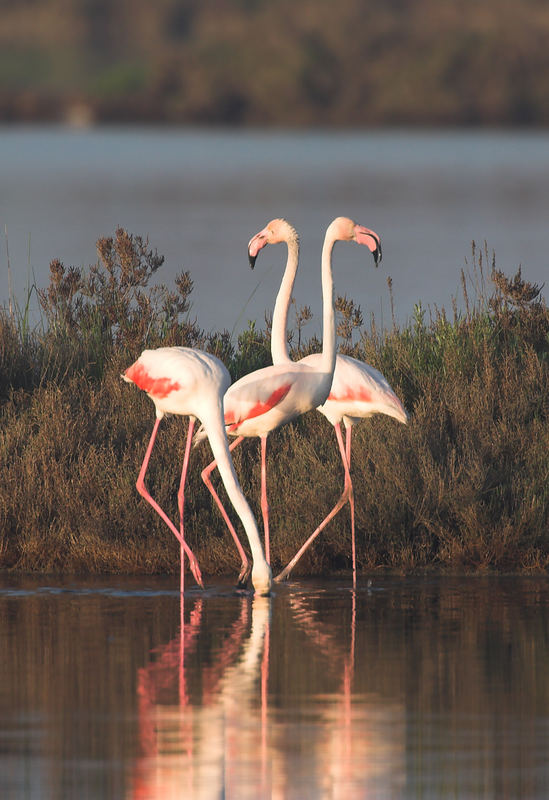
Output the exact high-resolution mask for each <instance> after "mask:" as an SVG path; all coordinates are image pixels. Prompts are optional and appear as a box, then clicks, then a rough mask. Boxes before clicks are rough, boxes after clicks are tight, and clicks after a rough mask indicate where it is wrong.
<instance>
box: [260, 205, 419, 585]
mask: <svg viewBox="0 0 549 800" xmlns="http://www.w3.org/2000/svg"><path fill="white" fill-rule="evenodd" d="M277 242H286V244H287V247H288V259H287V262H286V269H285V270H284V275H283V278H282V282H281V285H280V289H279V292H278V295H277V298H276V303H275V307H274V312H273V322H272V328H271V355H272V358H273V363H274V364H287V363H292V361H291V358H290V353H289V349H288V339H287V337H286V327H287V321H288V310H289V307H290V302H291V296H292V290H293V286H294V281H295V276H296V272H297V267H298V262H299V240H298V235H297V232H296V230H295V228H294V227H293V226H292V225H290V223H289V222H287V221H286V220H272V222H269V224H268V225H267V226H266V227H265V228H264V229H263V230H262V231H260V232H259V233H257V234H256V235H255V236H254V237H252V239H251V240H250V244H249V248H248V254H249V259H250V265H251V266H252V268H253V267H254V266H255V261H256V259H257V256H258V254H259V252H260V251H261V250H262V249H263V247H265V246H266V245H267V244H274V243H277ZM379 261H381V243H379V258H378V260H377V261H376V264H377V263H378V262H379ZM320 358H321V356H320V354H319V353H314V354H312V355H309V356H306V357H305V358H302V359H301V361H300V362H299V363H301V364H306V365H308V366H311V367H313V368H317V366H318V365H319V359H320ZM317 411H320V413H321V414H323V415H324V416H325V417H326V418H327V419H328V421H329V422H330V423H331V424H332V425H333V427H334V430H335V434H336V438H337V443H338V447H339V451H340V454H341V460H342V463H343V468H344V471H345V484H344V489H343V493H342V495H341V497H340V498H339V500H338V501H337V503H336V505H335V506H334V508H333V509H332V511H330V513H329V514H328V515H327V516H326V517H325V519H324V520H323V521H322V522H321V523H320V525H319V526H318V527H317V528H316V530H315V531H314V532H313V533H312V534H311V536H310V537H309V538H308V539H307V541H306V542H305V543H304V544H303V546H302V547H301V548H300V549H299V550H298V552H297V553H296V555H295V556H294V557H293V558H292V560H291V561H290V562H289V563H288V565H287V566H286V567H285V568H284V570H282V572H281V573H280V574H279V575H277V576H276V578H275V580H276V581H281V580H284V579H285V578H287V577H288V576H289V574H290V572H291V570H292V569H293V568H294V567H295V565H296V564H297V562H298V561H299V559H300V558H301V556H302V555H303V553H304V552H305V551H306V550H307V548H308V547H309V545H310V544H311V543H312V542H313V541H314V540H315V539H316V537H317V536H318V535H319V533H320V532H321V531H322V530H323V529H324V528H325V527H326V525H327V524H328V523H329V522H330V520H331V519H333V517H335V515H336V514H337V513H338V512H339V511H340V510H341V509H342V508H343V506H344V505H345V503H346V502H349V505H350V509H351V545H352V561H353V584H355V585H356V545H355V509H354V495H353V484H352V481H351V475H350V467H351V436H352V427H353V425H354V424H355V423H357V422H359V421H360V420H361V419H365V418H367V417H370V416H372V415H373V414H376V413H379V414H386V415H388V416H390V417H394V418H395V419H397V420H399V422H403V423H406V421H407V419H408V415H407V413H406V411H405V409H404V407H403V406H402V403H401V402H400V400H399V399H398V397H397V396H396V395H395V393H394V391H393V390H392V389H391V387H390V385H389V383H388V381H387V380H386V378H385V377H384V376H383V375H382V374H381V372H379V370H377V369H375V368H374V367H371V366H370V365H369V364H366V363H364V362H363V361H359V360H358V359H356V358H351V357H350V356H344V355H341V354H340V353H338V354H337V356H336V362H335V369H334V377H333V381H332V387H331V389H330V394H329V395H328V398H327V400H326V401H325V402H324V403H323V404H322V405H319V406H318V408H317ZM342 421H343V423H344V425H345V430H346V442H345V446H344V445H343V437H342V433H341V422H342Z"/></svg>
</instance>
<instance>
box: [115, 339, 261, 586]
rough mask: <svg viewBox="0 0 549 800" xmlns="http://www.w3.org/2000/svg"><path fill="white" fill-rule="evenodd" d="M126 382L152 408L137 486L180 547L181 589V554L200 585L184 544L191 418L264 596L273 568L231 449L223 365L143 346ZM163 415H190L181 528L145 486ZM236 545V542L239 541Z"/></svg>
mask: <svg viewBox="0 0 549 800" xmlns="http://www.w3.org/2000/svg"><path fill="white" fill-rule="evenodd" d="M122 377H123V378H124V380H125V381H128V382H130V383H135V385H136V386H138V387H139V388H140V389H143V390H144V391H145V392H146V393H147V394H148V395H149V397H150V398H151V400H152V401H153V403H154V405H155V408H156V422H155V424H154V427H153V431H152V434H151V438H150V441H149V445H148V447H147V451H146V453H145V458H144V459H143V464H142V466H141V470H140V472H139V477H138V479H137V484H136V485H137V490H138V492H139V493H140V494H141V495H142V496H143V497H144V498H145V500H147V502H148V503H150V504H151V506H152V507H153V508H154V509H155V511H157V512H158V514H160V516H161V517H162V519H163V520H164V522H165V523H166V524H167V525H168V527H169V528H170V530H171V531H172V533H173V534H174V535H175V536H176V537H177V539H178V540H179V542H180V545H181V591H183V587H184V577H183V576H184V553H185V552H186V553H187V555H188V556H189V561H190V567H191V570H192V572H193V575H194V577H195V578H196V581H197V582H198V583H199V584H200V585H202V577H201V574H200V569H199V566H198V562H197V560H196V558H195V556H194V554H193V553H192V551H191V549H190V548H189V546H188V545H187V543H186V542H185V536H184V530H183V509H184V503H185V480H186V476H187V469H188V464H189V454H190V446H191V441H192V435H193V430H194V424H195V420H196V418H197V417H198V418H199V419H200V420H201V422H202V428H203V430H204V431H205V435H206V436H207V437H208V439H209V442H210V445H211V448H212V451H213V454H214V457H215V459H216V462H217V464H218V465H219V472H220V473H221V478H222V480H223V483H224V485H225V488H226V490H227V494H228V495H229V498H230V500H231V502H232V504H233V506H234V508H235V511H236V512H237V514H238V516H239V517H240V519H241V520H242V524H243V525H244V529H245V531H246V534H247V536H248V541H249V543H250V549H251V552H252V558H253V568H252V583H253V585H254V588H255V590H256V591H257V592H258V593H259V594H267V593H268V592H269V590H270V587H271V569H270V567H269V565H268V564H267V562H266V560H265V556H264V553H263V549H262V546H261V540H260V537H259V531H258V529H257V524H256V521H255V518H254V515H253V514H252V511H251V509H250V507H249V505H248V503H247V501H246V498H245V497H244V494H243V493H242V489H241V488H240V484H239V483H238V480H237V477H236V473H235V471H234V466H233V462H232V459H231V456H230V453H229V443H228V441H227V435H226V433H225V427H224V420H223V396H224V394H225V392H226V391H227V389H228V387H229V385H230V383H231V378H230V375H229V372H228V370H227V369H226V367H225V366H224V364H223V363H222V362H221V361H220V360H219V359H218V358H216V357H215V356H213V355H211V354H210V353H204V352H202V351H201V350H194V349H191V348H189V347H159V348H158V349H157V350H144V351H143V353H141V355H140V356H139V358H138V359H137V361H136V362H135V363H134V364H132V366H131V367H128V369H127V370H126V371H125V372H124V374H123V375H122ZM165 414H180V415H183V416H188V417H189V428H188V431H187V443H186V446H185V456H184V459H183V469H182V472H181V482H180V487H179V492H178V506H179V515H180V529H179V531H178V530H177V528H176V527H175V525H174V524H173V523H172V521H171V520H170V519H169V517H168V516H167V515H166V514H165V513H164V511H163V510H162V509H161V508H160V506H159V505H158V503H157V502H156V501H155V500H153V498H152V497H151V495H150V494H149V492H148V491H147V488H146V487H145V473H146V471H147V467H148V464H149V460H150V457H151V453H152V449H153V446H154V442H155V439H156V434H157V432H158V426H159V425H160V421H161V420H162V417H163V416H164V415H165ZM238 544H239V546H240V543H238Z"/></svg>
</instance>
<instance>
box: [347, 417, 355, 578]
mask: <svg viewBox="0 0 549 800" xmlns="http://www.w3.org/2000/svg"><path fill="white" fill-rule="evenodd" d="M352 430H353V429H352V428H351V427H348V428H347V430H346V432H345V440H346V441H345V454H346V456H347V469H346V470H345V484H346V485H348V487H349V507H350V509H351V548H352V555H353V587H354V588H355V589H356V540H355V493H354V492H353V484H352V481H351V435H352Z"/></svg>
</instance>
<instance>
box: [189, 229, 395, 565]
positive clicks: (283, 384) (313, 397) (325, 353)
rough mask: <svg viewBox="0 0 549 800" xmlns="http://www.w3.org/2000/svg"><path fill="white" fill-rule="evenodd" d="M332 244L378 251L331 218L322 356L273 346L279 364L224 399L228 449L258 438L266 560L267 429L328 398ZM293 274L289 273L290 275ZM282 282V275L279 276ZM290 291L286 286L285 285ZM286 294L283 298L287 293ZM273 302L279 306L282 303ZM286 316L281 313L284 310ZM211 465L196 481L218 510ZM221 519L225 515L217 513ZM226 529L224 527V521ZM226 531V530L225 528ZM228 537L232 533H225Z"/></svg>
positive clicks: (259, 241) (270, 232)
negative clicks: (301, 355) (297, 357)
mask: <svg viewBox="0 0 549 800" xmlns="http://www.w3.org/2000/svg"><path fill="white" fill-rule="evenodd" d="M287 227H288V223H287V222H285V221H284V220H273V223H272V224H271V225H268V226H267V227H266V228H265V229H264V230H263V231H261V232H260V233H258V234H257V235H256V236H254V238H253V239H252V240H251V241H250V243H249V245H248V252H249V255H250V258H251V259H252V260H253V259H255V257H256V256H257V253H258V252H259V251H260V250H261V248H262V247H264V246H265V244H267V243H268V242H279V241H286V238H285V236H286V231H287ZM290 227H291V226H290ZM337 241H344V242H356V243H357V244H363V245H366V247H368V249H369V250H370V252H371V253H372V254H373V256H374V260H375V261H376V263H377V260H378V257H379V254H380V252H381V250H380V241H379V236H378V235H377V234H376V233H374V232H373V231H371V230H369V229H368V228H365V227H363V226H362V225H357V224H356V223H355V222H353V221H352V220H351V219H348V218H347V217H337V219H335V220H333V222H331V224H330V225H329V226H328V229H327V231H326V236H325V239H324V245H323V248H322V298H323V344H322V353H319V354H318V358H317V359H316V360H315V361H314V362H308V361H307V360H306V359H301V361H297V362H294V361H292V360H291V359H290V358H289V357H288V358H285V357H284V355H283V346H282V347H281V346H280V345H279V346H278V349H277V358H278V356H279V355H280V357H281V358H280V362H281V363H275V364H273V366H270V367H264V368H263V369H259V370H256V371H255V372H252V373H250V374H249V375H245V376H244V377H243V378H240V380H238V381H236V383H233V384H232V386H231V387H230V388H229V390H228V391H227V394H226V395H225V401H224V402H225V425H226V428H227V433H228V434H229V435H230V436H236V437H238V438H237V439H236V440H235V441H234V442H232V443H231V446H230V449H231V450H233V449H234V448H235V447H236V446H237V445H238V444H240V442H241V441H242V440H243V439H244V438H245V437H250V436H259V438H260V439H261V511H262V515H263V525H264V535H265V557H266V559H267V562H269V561H270V545H269V504H268V501H267V467H266V450H267V437H268V435H269V434H270V433H271V431H274V430H276V428H279V427H280V426H281V425H285V424H286V423H287V422H291V421H292V420H293V419H296V417H298V416H300V415H301V414H304V413H305V412H306V411H310V410H312V409H314V408H317V406H320V405H322V404H323V403H324V402H325V401H326V399H327V398H328V394H329V392H330V386H331V384H332V378H333V372H334V367H335V361H336V334H335V317H334V296H333V295H334V290H333V279H332V250H333V248H334V245H335V243H336V242H337ZM288 246H289V248H290V247H291V253H289V260H290V259H292V258H295V260H296V263H297V257H298V250H299V248H298V244H297V237H296V239H295V242H293V244H292V245H291V246H290V244H289V245H288ZM294 274H295V272H294ZM285 279H286V276H285ZM288 285H289V281H288V280H286V283H285V282H284V280H283V287H281V290H280V291H279V298H280V295H281V292H285V291H287V290H288ZM290 291H291V287H290ZM288 296H289V295H288ZM277 304H278V305H279V307H282V303H279V300H278V299H277ZM286 313H287V309H286ZM275 323H276V330H277V331H278V333H277V335H276V337H273V338H276V342H275V348H276V346H277V343H278V339H279V336H280V333H281V331H282V335H283V336H285V332H284V330H283V326H282V325H281V321H280V320H279V319H278V318H277V320H276V321H275V319H274V318H273V333H275ZM204 436H205V432H203V431H202V429H201V430H200V431H199V432H198V434H197V435H196V437H195V439H196V441H200V440H201V438H203V437H204ZM215 466H216V462H215V461H213V462H212V463H211V464H210V465H209V466H208V467H206V468H205V469H204V470H203V472H202V478H203V480H204V482H205V483H206V485H207V486H208V488H209V490H210V492H211V493H212V495H213V497H214V498H215V500H216V502H217V504H218V505H219V507H220V508H221V509H222V505H221V501H220V500H219V497H218V496H217V495H216V493H215V490H214V488H213V486H212V483H211V479H210V475H211V472H212V470H213V469H214V468H215ZM223 514H224V518H225V521H226V522H228V517H227V515H226V514H225V513H224V512H223ZM228 524H229V526H230V523H228ZM230 527H231V526H230ZM231 533H233V536H234V535H235V534H234V529H232V530H231Z"/></svg>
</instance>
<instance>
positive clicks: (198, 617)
mask: <svg viewBox="0 0 549 800" xmlns="http://www.w3.org/2000/svg"><path fill="white" fill-rule="evenodd" d="M548 603H549V591H548V585H547V581H546V580H545V579H538V578H467V579H461V578H459V579H458V578H422V579H418V578H395V577H379V576H378V577H374V578H373V579H372V580H371V581H367V580H366V579H362V580H361V581H359V584H358V587H357V590H356V591H352V589H351V588H350V586H349V583H347V582H344V581H335V580H334V581H322V582H319V581H304V582H295V583H290V584H288V585H284V586H277V587H276V590H275V592H274V593H273V596H272V597H271V598H260V597H253V596H252V595H249V594H246V593H241V592H240V593H239V592H237V591H235V590H234V589H233V588H232V587H231V586H230V585H228V584H216V585H213V586H211V587H210V588H208V589H206V591H204V592H202V591H200V590H198V589H194V588H191V589H189V590H188V591H187V592H186V593H185V597H184V601H183V603H182V604H180V598H179V594H178V592H177V590H176V587H175V585H174V581H173V579H170V580H167V579H144V578H139V579H138V578H132V579H114V578H108V579H106V578H105V579H102V580H93V581H92V580H90V581H85V582H83V581H74V582H73V581H70V580H66V581H62V582H61V581H58V580H57V581H51V582H48V583H44V582H43V580H32V581H30V580H27V579H23V578H14V577H9V578H8V577H5V576H4V578H3V579H2V580H1V582H0V652H1V654H2V655H1V657H0V700H1V705H0V708H1V716H0V796H1V797H2V798H4V797H6V798H18V800H19V798H32V799H33V800H35V798H36V800H42V799H43V798H44V799H46V798H47V799H48V800H49V798H59V797H63V798H80V799H81V798H90V799H91V798H93V799H94V800H95V798H97V799H98V800H99V798H100V799H101V800H110V798H113V800H114V798H117V800H118V799H119V798H140V799H141V800H144V799H145V798H147V799H150V800H152V798H162V800H165V799H166V798H219V797H226V798H236V799H238V800H241V798H256V799H257V798H259V799H261V798H271V797H273V798H274V797H277V798H296V800H297V798H300V799H301V798H341V799H342V800H343V798H345V800H348V799H350V800H353V798H391V799H392V800H401V799H402V800H404V799H406V800H407V799H408V798H433V800H435V798H436V800H440V799H441V798H471V799H472V798H475V800H476V799H477V798H493V799H494V800H500V799H501V798H521V799H522V800H526V799H527V798H532V799H533V798H536V799H537V798H539V800H541V798H545V797H547V790H548V787H549V760H548V756H549V669H548V666H549V626H548V622H547V620H548V616H547V611H548Z"/></svg>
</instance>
